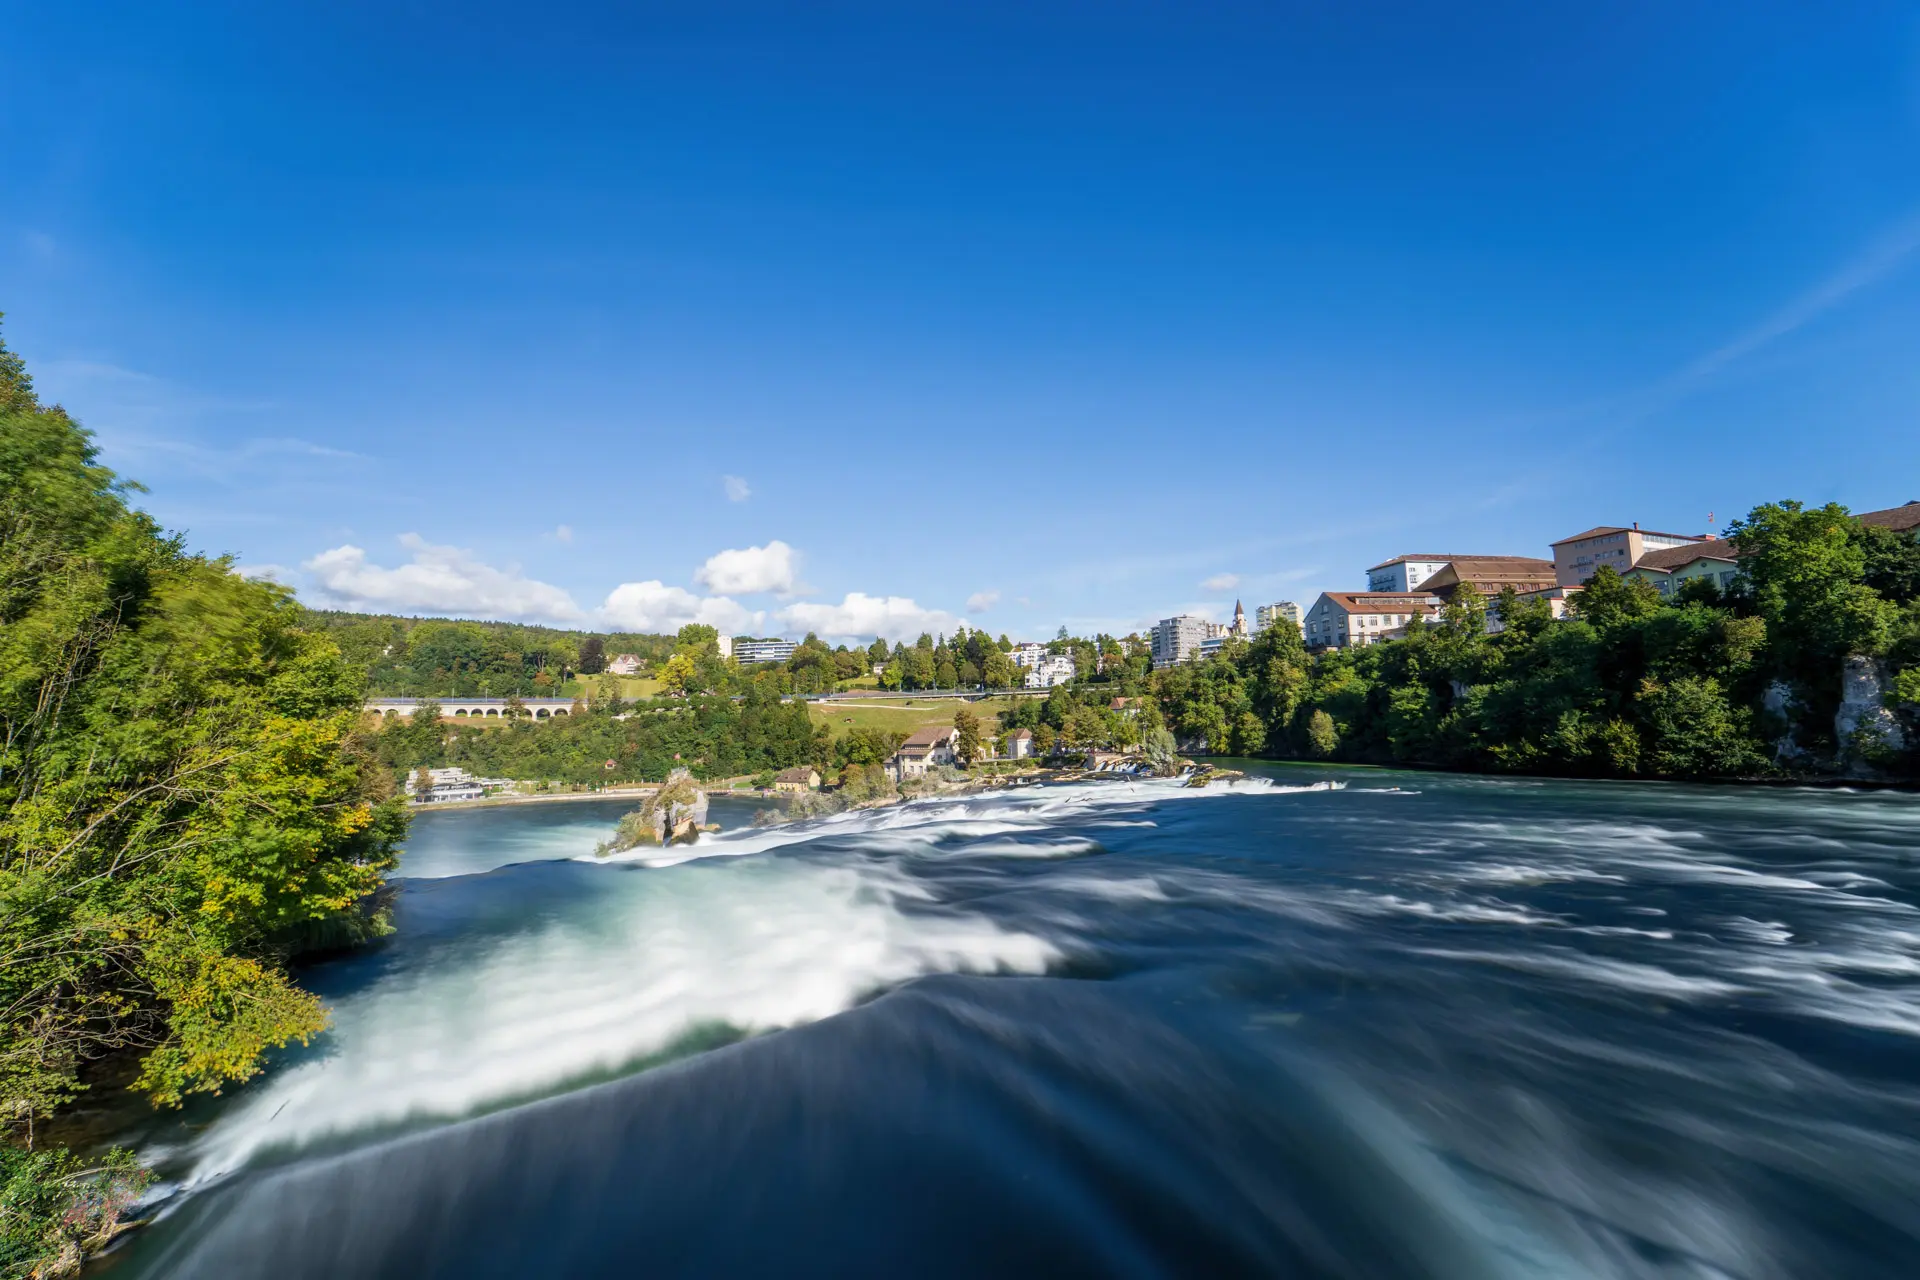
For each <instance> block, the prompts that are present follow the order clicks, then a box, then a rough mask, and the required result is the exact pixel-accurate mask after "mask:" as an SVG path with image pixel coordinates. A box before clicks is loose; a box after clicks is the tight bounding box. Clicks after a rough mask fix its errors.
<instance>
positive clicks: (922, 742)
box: [900, 724, 959, 751]
mask: <svg viewBox="0 0 1920 1280" xmlns="http://www.w3.org/2000/svg"><path fill="white" fill-rule="evenodd" d="M957 732H959V730H957V729H955V728H954V727H953V726H952V725H940V724H935V725H928V726H927V727H926V728H924V729H915V730H914V731H913V732H912V733H910V734H908V735H907V740H906V741H905V742H903V743H901V744H900V749H901V750H902V751H906V750H909V749H911V748H915V747H918V748H919V749H920V750H922V751H924V750H926V749H927V748H929V747H937V746H939V745H940V744H941V743H943V742H947V741H949V740H951V739H952V737H953V735H954V734H955V733H957Z"/></svg>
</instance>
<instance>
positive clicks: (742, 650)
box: [733, 640, 800, 666]
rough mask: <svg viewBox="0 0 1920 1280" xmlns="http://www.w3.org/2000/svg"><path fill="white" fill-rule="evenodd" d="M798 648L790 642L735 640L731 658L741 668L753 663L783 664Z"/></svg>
mask: <svg viewBox="0 0 1920 1280" xmlns="http://www.w3.org/2000/svg"><path fill="white" fill-rule="evenodd" d="M799 647H800V646H799V645H797V644H795V643H794V642H793V641H791V640H735V641H734V642H733V656H734V657H735V658H737V659H739V660H740V665H741V666H747V665H749V664H751V663H755V662H785V661H786V660H787V659H788V658H791V657H792V656H793V651H794V650H795V649H798V648H799Z"/></svg>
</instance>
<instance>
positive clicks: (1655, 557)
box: [1633, 538, 1740, 573]
mask: <svg viewBox="0 0 1920 1280" xmlns="http://www.w3.org/2000/svg"><path fill="white" fill-rule="evenodd" d="M1739 554H1740V553H1739V552H1738V551H1737V550H1735V549H1734V545H1733V543H1731V542H1729V541H1727V540H1726V539H1725V538H1709V539H1707V540H1706V541H1705V542H1690V543H1688V544H1687V545H1686V546H1684V547H1661V548H1660V549H1659V550H1657V551H1649V552H1647V554H1645V555H1643V556H1641V557H1640V558H1639V559H1638V560H1635V561H1634V562H1633V567H1634V568H1635V569H1652V570H1654V571H1655V572H1658V573H1672V572H1673V571H1674V570H1675V569H1683V568H1685V567H1686V566H1688V565H1690V564H1692V563H1693V562H1694V561H1696V560H1725V561H1726V562H1727V563H1728V564H1732V563H1733V561H1734V557H1736V556H1738V555H1739Z"/></svg>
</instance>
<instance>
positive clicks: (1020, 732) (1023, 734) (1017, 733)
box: [1007, 729, 1033, 738]
mask: <svg viewBox="0 0 1920 1280" xmlns="http://www.w3.org/2000/svg"><path fill="white" fill-rule="evenodd" d="M1007 736H1008V737H1009V738H1031V737H1032V736H1033V730H1031V729H1015V730H1014V731H1013V732H1012V733H1010V734H1008V735H1007Z"/></svg>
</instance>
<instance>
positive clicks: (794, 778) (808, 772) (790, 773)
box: [773, 764, 818, 782]
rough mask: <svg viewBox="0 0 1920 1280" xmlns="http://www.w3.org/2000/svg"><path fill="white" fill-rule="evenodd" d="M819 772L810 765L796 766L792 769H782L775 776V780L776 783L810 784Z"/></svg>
mask: <svg viewBox="0 0 1920 1280" xmlns="http://www.w3.org/2000/svg"><path fill="white" fill-rule="evenodd" d="M817 772H818V771H817V770H815V769H814V768H812V767H811V766H809V765H804V764H802V765H796V766H794V767H793V768H791V769H782V770H781V771H780V772H778V773H776V774H774V775H773V780H774V781H775V782H808V781H811V780H812V779H813V777H814V776H815V775H816V774H817Z"/></svg>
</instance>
